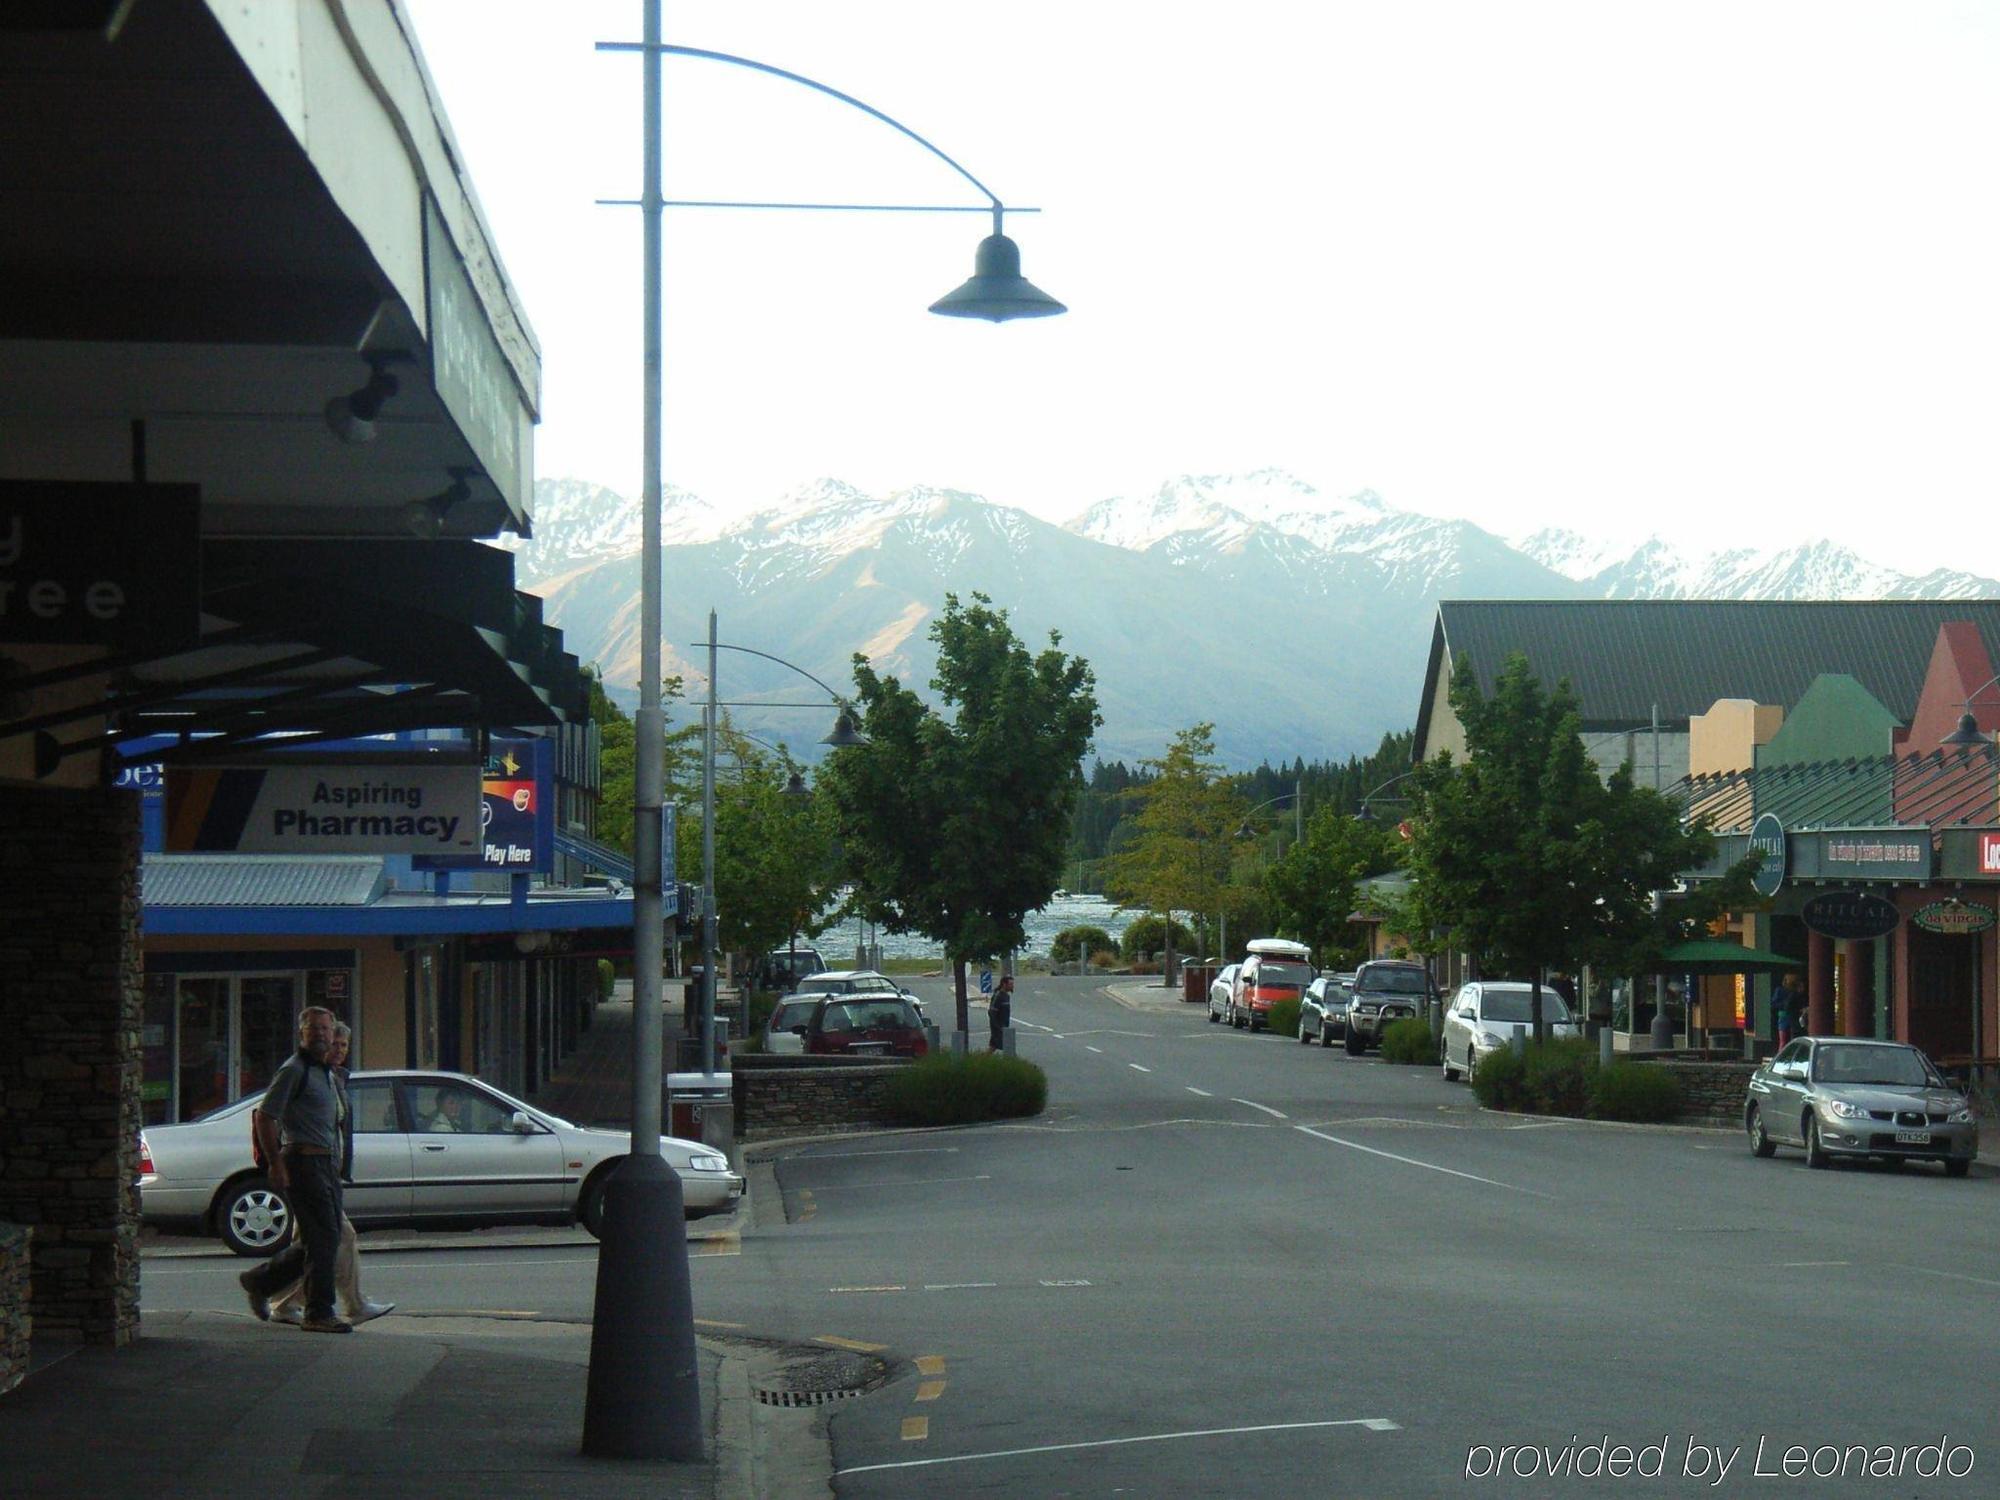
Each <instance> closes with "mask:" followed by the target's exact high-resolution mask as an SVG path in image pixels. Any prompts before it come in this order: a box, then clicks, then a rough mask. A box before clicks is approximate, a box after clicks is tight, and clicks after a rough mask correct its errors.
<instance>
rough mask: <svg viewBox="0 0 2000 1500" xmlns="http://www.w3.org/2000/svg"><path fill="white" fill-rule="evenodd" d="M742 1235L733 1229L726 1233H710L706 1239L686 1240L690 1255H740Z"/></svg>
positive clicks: (741, 1251)
mask: <svg viewBox="0 0 2000 1500" xmlns="http://www.w3.org/2000/svg"><path fill="white" fill-rule="evenodd" d="M742 1253H743V1236H742V1235H741V1234H739V1233H737V1232H736V1231H735V1230H733V1229H732V1230H731V1231H730V1232H729V1233H728V1234H712V1235H710V1236H709V1237H708V1238H707V1239H703V1240H690V1241H688V1254H690V1255H741V1254H742Z"/></svg>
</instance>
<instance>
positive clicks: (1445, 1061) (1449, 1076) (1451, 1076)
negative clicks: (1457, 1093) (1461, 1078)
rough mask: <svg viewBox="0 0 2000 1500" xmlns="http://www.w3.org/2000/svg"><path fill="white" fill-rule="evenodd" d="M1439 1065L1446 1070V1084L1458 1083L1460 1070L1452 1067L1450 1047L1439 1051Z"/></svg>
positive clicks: (1441, 1048)
mask: <svg viewBox="0 0 2000 1500" xmlns="http://www.w3.org/2000/svg"><path fill="white" fill-rule="evenodd" d="M1438 1063H1439V1065H1440V1066H1441V1067H1443V1069H1444V1081H1445V1082H1446V1083H1456V1082H1458V1069H1457V1068H1455V1067H1453V1066H1452V1063H1451V1048H1450V1047H1448V1046H1446V1047H1440V1048H1439V1049H1438Z"/></svg>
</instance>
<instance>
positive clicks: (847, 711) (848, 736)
mask: <svg viewBox="0 0 2000 1500" xmlns="http://www.w3.org/2000/svg"><path fill="white" fill-rule="evenodd" d="M820 743H821V744H822V745H831V746H833V748H834V749H836V750H844V749H846V748H847V747H848V746H850V745H865V744H867V743H868V739H867V736H865V735H863V734H862V732H861V727H860V725H859V724H857V723H856V722H855V718H854V710H853V709H851V708H849V707H847V706H846V705H845V704H843V705H841V709H840V717H839V718H837V719H835V720H834V721H833V733H831V734H829V735H828V736H827V737H826V738H825V739H823V740H821V741H820Z"/></svg>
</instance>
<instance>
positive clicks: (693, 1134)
mask: <svg viewBox="0 0 2000 1500" xmlns="http://www.w3.org/2000/svg"><path fill="white" fill-rule="evenodd" d="M734 1087H735V1081H734V1079H732V1078H731V1076H730V1075H729V1074H727V1073H715V1074H708V1073H669V1074H668V1075H667V1134H668V1135H671V1136H676V1137H678V1138H679V1139H681V1140H684V1141H704V1142H707V1143H708V1144H710V1145H722V1146H725V1147H726V1146H727V1145H728V1143H729V1138H730V1135H731V1133H732V1131H733V1128H734V1126H733V1119H732V1117H733V1114H734V1100H733V1099H732V1097H731V1090H732V1089H734Z"/></svg>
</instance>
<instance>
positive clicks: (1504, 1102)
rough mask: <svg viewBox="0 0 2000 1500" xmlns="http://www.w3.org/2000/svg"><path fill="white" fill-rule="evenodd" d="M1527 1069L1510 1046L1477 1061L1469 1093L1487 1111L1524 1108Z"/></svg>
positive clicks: (1525, 1104) (1525, 1063)
mask: <svg viewBox="0 0 2000 1500" xmlns="http://www.w3.org/2000/svg"><path fill="white" fill-rule="evenodd" d="M1527 1077H1528V1068H1527V1062H1526V1060H1525V1059H1524V1058H1522V1057H1519V1056H1517V1055H1516V1054H1515V1052H1514V1049H1513V1048H1512V1047H1502V1048H1501V1049H1500V1050H1499V1051H1497V1052H1489V1053H1487V1054H1486V1056H1484V1057H1482V1058H1480V1059H1479V1071H1478V1072H1476V1073H1474V1074H1473V1075H1472V1092H1473V1093H1474V1094H1476V1095H1477V1096H1478V1098H1479V1102H1480V1103H1481V1104H1483V1105H1485V1106H1486V1107H1487V1108H1488V1109H1527V1108H1529V1103H1528V1088H1527Z"/></svg>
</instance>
